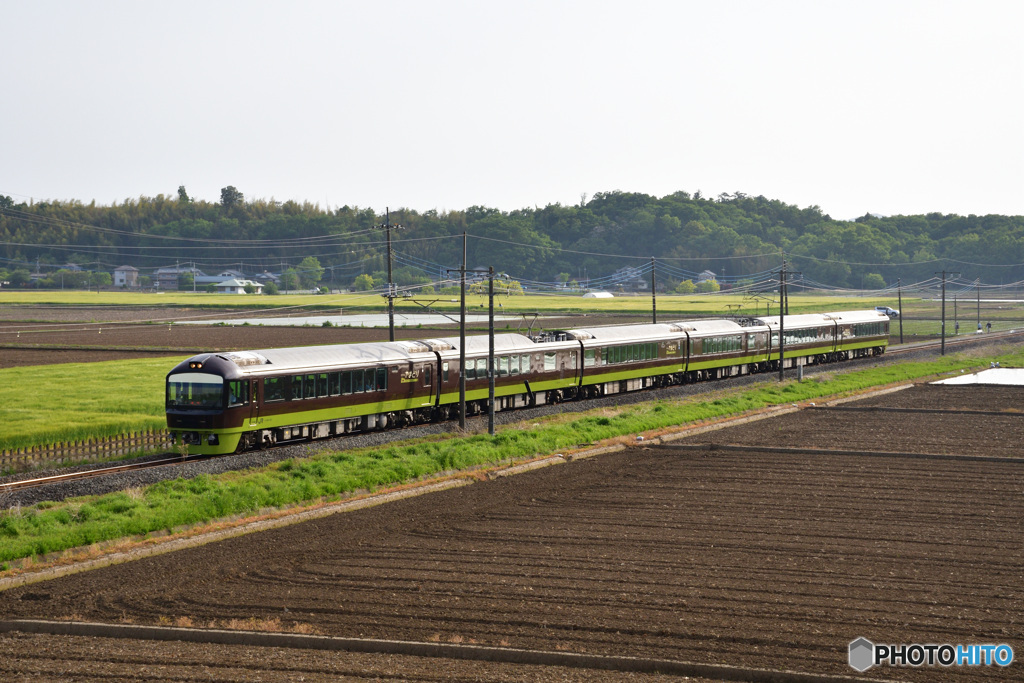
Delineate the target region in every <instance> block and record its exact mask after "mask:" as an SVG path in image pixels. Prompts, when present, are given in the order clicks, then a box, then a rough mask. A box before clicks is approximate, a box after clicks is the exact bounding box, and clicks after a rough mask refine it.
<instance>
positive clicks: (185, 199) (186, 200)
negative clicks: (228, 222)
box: [178, 185, 227, 204]
mask: <svg viewBox="0 0 1024 683" xmlns="http://www.w3.org/2000/svg"><path fill="white" fill-rule="evenodd" d="M225 189H227V188H225ZM221 192H223V190H221ZM178 201H179V202H181V203H182V204H191V203H192V198H191V197H189V196H188V192H186V191H185V186H184V185H178Z"/></svg>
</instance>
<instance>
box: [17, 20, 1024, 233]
mask: <svg viewBox="0 0 1024 683" xmlns="http://www.w3.org/2000/svg"><path fill="white" fill-rule="evenodd" d="M0 16H2V17H3V24H4V26H5V29H4V31H3V37H2V39H0V64H3V69H2V70H0V79H2V84H3V87H2V89H0V195H8V196H11V197H13V198H14V199H15V201H18V202H20V201H30V200H31V201H41V200H80V201H83V202H85V203H89V202H91V201H95V202H96V203H98V204H104V205H109V204H113V203H115V202H116V203H121V202H124V201H125V200H127V199H134V198H138V197H140V196H148V197H153V196H156V195H159V194H164V195H168V196H175V195H176V193H177V189H178V187H179V186H180V185H184V186H185V188H186V190H187V192H188V194H189V195H190V196H192V197H194V198H197V199H203V200H208V201H219V200H220V190H221V188H223V187H226V186H228V185H231V186H234V187H236V188H237V189H238V190H239V191H241V192H242V193H243V194H244V195H245V197H246V199H265V200H277V201H287V200H295V201H299V202H310V203H314V204H318V205H320V206H321V207H322V208H327V209H334V208H337V207H340V206H344V205H348V206H358V207H360V208H372V209H375V210H377V211H380V212H383V211H384V209H385V207H390V208H392V209H395V208H400V207H404V208H410V209H415V210H417V211H420V212H423V211H427V210H431V209H436V210H438V211H441V212H444V211H448V210H458V209H465V208H468V207H470V206H485V207H491V208H497V209H501V210H505V211H511V210H515V209H520V208H526V207H542V206H546V205H549V204H555V203H560V204H563V205H575V204H579V203H580V202H581V201H583V200H585V199H587V198H589V197H592V196H593V195H594V194H595V193H598V192H613V191H623V192H641V193H645V194H649V195H654V196H658V197H661V196H664V195H668V194H671V193H674V192H677V191H680V190H684V191H687V192H690V193H694V192H696V191H697V190H700V191H701V193H702V194H703V195H704V196H705V197H716V196H718V195H719V194H721V193H734V192H743V193H746V194H748V195H764V196H766V197H769V198H771V199H778V200H781V201H783V202H786V203H789V204H795V205H798V206H800V207H808V206H818V207H820V208H821V210H822V211H824V212H825V213H827V214H829V215H831V216H832V217H833V218H837V219H852V218H855V217H858V216H862V215H864V214H865V213H869V212H870V213H877V214H883V215H894V214H923V213H931V212H940V213H955V214H961V215H968V214H979V215H981V214H989V213H995V214H1011V215H1024V192H1022V191H1021V190H1022V189H1024V123H1022V118H1024V116H1022V115H1024V41H1022V40H1020V39H1019V35H1018V34H1019V31H1020V27H1021V26H1024V2H1018V1H1016V0H1004V1H1001V2H994V1H989V0H970V1H966V0H965V1H962V2H949V1H942V0H921V1H918V0H903V1H901V0H885V1H881V2H879V1H875V0H859V1H858V2H822V1H813V2H797V1H793V0H773V1H772V2H763V1H759V2H728V1H722V2H720V1H717V0H703V1H700V2H695V1H689V0H628V1H625V0H624V1H622V2H609V1H604V0H542V1H539V2H534V1H532V0H519V1H517V2H509V1H505V2H499V1H497V0H493V1H487V0H475V1H453V0H437V1H431V0H418V1H413V0H410V1H399V0H373V1H372V2H371V1H368V0H356V1H348V0H287V1H280V2H277V1H269V0H244V1H227V0H219V1H218V0H202V1H199V2H197V1H194V0H178V1H177V2H174V3H157V2H138V1H137V0H125V1H120V0H119V1H113V0H90V1H88V2H85V1H82V0H32V1H31V2H29V1H27V0H0Z"/></svg>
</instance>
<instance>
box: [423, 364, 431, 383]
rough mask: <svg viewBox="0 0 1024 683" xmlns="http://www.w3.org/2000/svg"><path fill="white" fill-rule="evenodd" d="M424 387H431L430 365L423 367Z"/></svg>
mask: <svg viewBox="0 0 1024 683" xmlns="http://www.w3.org/2000/svg"><path fill="white" fill-rule="evenodd" d="M423 386H425V387H429V386H430V366H429V365H424V366H423Z"/></svg>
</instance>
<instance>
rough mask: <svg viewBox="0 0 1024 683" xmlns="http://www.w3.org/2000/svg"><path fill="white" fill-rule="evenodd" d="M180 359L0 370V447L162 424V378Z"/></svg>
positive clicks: (5, 447)
mask: <svg viewBox="0 0 1024 683" xmlns="http://www.w3.org/2000/svg"><path fill="white" fill-rule="evenodd" d="M179 360H181V358H180V357H174V358H145V359H141V360H125V361H105V362H101V363H64V364H60V365H38V366H30V367H21V368H6V369H4V370H0V425H3V427H2V428H0V450H12V449H15V448H25V447H27V446H36V445H43V444H55V443H61V442H67V441H77V440H84V439H89V438H95V437H104V436H118V435H121V434H127V433H129V432H135V431H140V430H143V429H160V428H163V427H165V426H166V425H167V418H166V417H165V415H164V395H163V391H164V377H165V376H166V374H167V372H168V371H169V370H170V369H171V368H172V367H174V365H175V364H176V363H177V362H178V361H179Z"/></svg>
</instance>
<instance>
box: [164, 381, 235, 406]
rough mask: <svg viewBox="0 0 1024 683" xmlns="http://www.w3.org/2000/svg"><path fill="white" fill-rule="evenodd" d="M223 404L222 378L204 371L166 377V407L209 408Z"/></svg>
mask: <svg viewBox="0 0 1024 683" xmlns="http://www.w3.org/2000/svg"><path fill="white" fill-rule="evenodd" d="M223 406H224V379H223V378H222V377H218V376H217V375H210V374H207V373H205V372H183V373H180V374H177V375H171V376H170V377H168V378H167V407H168V408H199V409H202V410H210V409H213V408H222V407H223Z"/></svg>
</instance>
